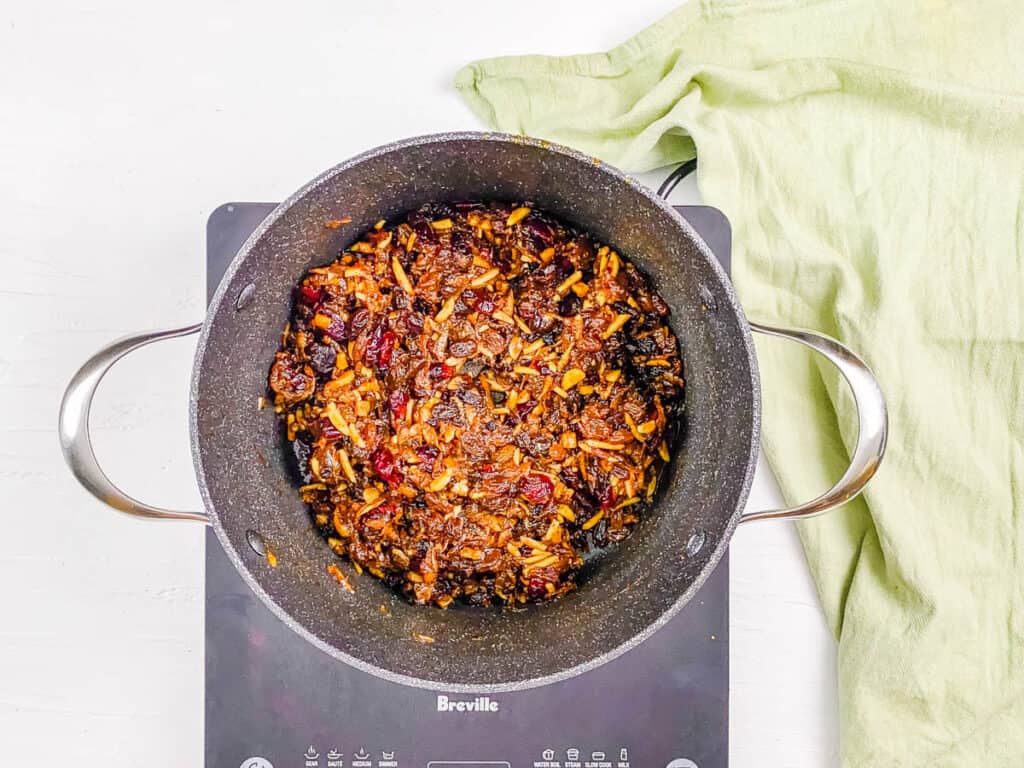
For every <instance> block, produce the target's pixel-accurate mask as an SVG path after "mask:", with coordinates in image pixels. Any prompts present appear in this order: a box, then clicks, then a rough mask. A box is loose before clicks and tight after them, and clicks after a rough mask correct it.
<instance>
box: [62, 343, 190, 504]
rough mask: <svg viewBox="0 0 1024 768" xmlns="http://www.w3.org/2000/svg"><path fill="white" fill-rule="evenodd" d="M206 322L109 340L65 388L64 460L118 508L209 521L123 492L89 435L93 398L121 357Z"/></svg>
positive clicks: (97, 494) (80, 478)
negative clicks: (105, 469)
mask: <svg viewBox="0 0 1024 768" xmlns="http://www.w3.org/2000/svg"><path fill="white" fill-rule="evenodd" d="M200 328H202V324H196V325H189V326H186V327H184V328H174V329H171V330H168V331H147V332H145V333H137V334H133V335H131V336H125V337H124V338H122V339H118V340H117V341H115V342H113V343H111V344H108V345H107V346H105V347H103V349H101V350H100V351H99V352H97V353H96V354H95V355H93V356H92V357H90V358H89V359H88V360H86V361H85V363H84V364H83V365H82V367H81V368H79V369H78V372H77V373H76V374H75V375H74V376H73V377H72V379H71V382H70V383H69V384H68V388H67V389H66V390H65V391H64V399H63V400H61V403H60V425H59V427H58V431H59V434H60V447H61V450H62V451H63V452H64V460H65V461H66V462H67V464H68V467H70V469H71V472H72V473H73V474H74V476H75V477H76V478H78V482H80V483H81V484H82V485H84V486H85V488H86V489H87V490H88V491H89V492H90V493H91V494H92V495H93V496H95V497H96V498H97V499H99V500H100V501H103V502H105V503H106V504H109V505H110V506H111V507H113V508H114V509H116V510H119V511H121V512H124V513H125V514H128V515H134V516H135V517H145V518H149V519H151V520H198V521H200V522H204V523H209V522H210V518H209V516H208V515H207V514H206V513H205V512H178V511H176V510H172V509H162V508H160V507H153V506H150V505H149V504H145V503H143V502H141V501H138V500H137V499H133V498H132V497H131V496H129V495H128V494H126V493H125V492H123V491H122V490H121V489H120V488H118V487H117V486H116V485H114V484H113V483H112V482H111V481H110V478H108V477H107V476H106V474H104V472H103V470H102V469H101V468H100V465H99V462H97V461H96V454H95V453H93V450H92V439H91V437H90V435H89V411H90V410H91V409H92V398H93V396H94V395H95V394H96V387H97V386H99V383H100V381H101V380H102V379H103V377H104V376H105V375H106V373H107V371H109V370H110V369H111V368H112V367H113V366H114V363H116V362H117V361H118V360H120V359H121V358H122V357H124V356H125V355H127V354H128V353H129V352H134V351H135V350H136V349H138V348H139V347H144V346H146V345H147V344H152V343H153V342H154V341H161V340H163V339H173V338H176V337H178V336H188V335H189V334H193V333H196V332H197V331H198V330H199V329H200Z"/></svg>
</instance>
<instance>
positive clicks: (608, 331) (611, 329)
mask: <svg viewBox="0 0 1024 768" xmlns="http://www.w3.org/2000/svg"><path fill="white" fill-rule="evenodd" d="M632 317H633V316H632V315H616V316H615V319H614V320H612V322H611V325H609V326H608V327H607V328H605V329H604V333H602V334H601V338H602V339H608V338H611V336H612V334H614V333H616V332H617V331H618V330H619V329H620V328H622V326H624V325H625V324H626V323H628V322H629V321H630V319H631V318H632Z"/></svg>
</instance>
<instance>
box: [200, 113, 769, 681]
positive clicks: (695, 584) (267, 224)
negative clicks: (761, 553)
mask: <svg viewBox="0 0 1024 768" xmlns="http://www.w3.org/2000/svg"><path fill="white" fill-rule="evenodd" d="M452 141H493V142H497V143H506V144H517V145H526V146H531V147H535V148H538V149H542V150H545V151H547V152H553V153H555V154H560V155H565V156H568V157H570V158H572V159H574V160H576V161H578V162H581V163H587V164H591V165H595V166H597V167H598V168H599V169H600V170H601V171H602V172H604V173H607V174H609V175H610V176H612V177H613V178H614V179H616V180H617V181H618V182H620V183H623V184H627V185H629V186H631V187H633V188H634V189H635V190H636V191H638V192H640V194H642V195H643V196H644V197H645V198H646V199H647V201H648V202H649V203H650V204H651V205H653V206H655V207H657V208H658V209H660V210H661V211H662V212H664V213H666V214H667V215H668V216H670V217H671V218H672V219H673V220H674V221H675V223H676V225H677V226H679V227H680V229H681V230H682V231H683V232H684V233H685V234H686V236H688V237H689V238H690V239H691V240H692V241H693V242H694V243H695V244H696V245H697V247H698V250H699V251H700V252H701V255H702V256H704V258H705V259H706V260H707V261H708V262H710V265H711V269H712V271H713V272H714V273H715V274H716V276H717V277H718V278H719V280H720V282H721V283H722V285H723V286H724V290H725V298H726V301H727V303H728V306H729V308H730V309H731V310H732V311H733V312H735V313H736V315H737V317H738V318H739V320H740V325H739V327H740V333H741V336H742V342H743V350H744V352H745V353H746V357H747V361H748V364H749V366H750V377H751V393H752V402H751V430H750V445H749V447H748V451H747V461H746V467H745V470H744V474H743V481H742V485H741V487H740V489H739V497H738V500H737V504H736V508H735V509H734V510H733V511H732V514H731V515H730V517H729V520H728V523H727V525H726V527H725V530H724V531H723V534H722V538H721V539H720V540H719V542H718V544H717V546H716V547H715V550H714V551H713V552H712V553H711V555H710V557H709V558H708V561H707V563H705V565H704V567H703V568H702V569H701V571H700V572H699V573H698V575H697V577H696V578H695V579H693V581H691V582H690V584H689V586H688V587H687V588H686V590H685V591H684V592H683V593H682V594H680V595H679V597H678V598H676V600H675V601H674V602H673V603H672V604H671V605H670V606H669V607H668V608H667V609H666V610H665V611H663V612H662V613H661V615H660V616H658V618H657V619H656V620H655V621H653V622H651V623H650V624H648V625H646V626H645V627H643V628H642V629H641V630H640V631H638V632H637V633H636V634H635V635H633V636H632V637H631V638H630V639H629V640H627V641H625V642H623V643H621V644H620V645H618V646H616V647H615V648H612V649H610V650H608V651H606V652H605V653H603V654H601V655H599V656H595V657H593V658H591V659H589V660H587V661H585V662H582V663H580V664H576V665H574V666H572V667H567V668H565V669H562V670H560V671H558V672H556V673H553V674H550V675H543V676H541V677H531V678H527V679H524V680H518V681H515V682H512V683H485V684H461V683H449V682H444V681H437V680H430V679H427V678H420V677H412V676H409V675H403V674H398V673H395V672H392V671H390V670H387V669H384V668H382V667H378V666H376V665H374V664H370V663H368V662H366V661H364V660H362V659H359V658H356V657H354V656H351V655H349V654H347V653H345V651H343V650H342V649H340V648H336V647H335V646H333V645H330V644H329V643H326V642H325V641H323V640H321V639H320V638H319V637H318V636H317V635H315V634H314V633H313V632H311V631H309V630H308V629H306V627H305V626H304V625H302V624H301V623H299V622H298V621H296V620H295V619H294V618H293V617H292V615H291V614H290V613H288V612H287V611H285V610H284V608H282V607H281V605H280V604H279V603H277V602H276V601H275V600H274V599H273V598H272V597H271V596H270V595H269V594H268V593H267V591H266V590H264V589H263V586H262V585H261V584H260V582H259V580H258V579H257V578H256V577H255V575H254V574H253V573H252V572H251V571H250V569H249V567H248V565H247V564H246V563H245V561H244V560H243V558H242V557H241V555H240V554H239V552H238V551H237V549H236V548H235V547H234V545H233V544H232V542H231V541H230V539H229V537H228V535H227V531H226V530H225V529H224V527H223V525H222V523H221V520H220V516H219V515H218V514H217V511H216V508H215V506H214V504H213V501H212V499H211V498H210V493H209V488H208V486H207V483H206V474H205V472H204V470H203V464H202V461H201V456H200V450H199V428H198V394H199V379H200V375H201V370H202V366H201V361H202V358H203V356H204V354H205V352H206V346H207V344H208V342H209V339H210V324H209V323H208V322H206V321H204V322H203V325H202V330H201V331H200V336H199V341H198V344H197V346H196V353H195V358H194V360H193V364H192V375H191V379H190V385H189V436H190V444H191V451H192V463H193V466H194V468H195V473H196V481H197V484H198V486H199V492H200V495H201V497H202V500H203V506H204V507H205V509H206V510H207V512H208V514H209V516H210V524H211V526H212V528H213V530H214V532H215V534H216V536H217V539H218V540H219V541H220V544H221V546H222V547H223V549H224V552H225V553H226V554H227V556H228V559H229V560H230V561H231V563H232V565H233V566H234V567H235V569H236V570H237V571H238V573H239V574H240V575H241V576H242V578H243V580H244V581H245V583H246V584H247V585H248V586H249V588H250V589H251V590H252V591H253V592H254V593H255V594H256V596H257V597H259V599H260V600H261V602H263V604H264V605H266V606H267V607H268V608H270V610H271V611H272V612H273V613H274V615H275V616H277V618H278V619H280V620H281V621H282V622H284V624H285V625H287V626H288V627H289V628H290V629H291V630H293V631H294V632H296V633H297V634H298V635H299V636H301V637H302V638H303V639H305V640H306V641H308V642H309V643H311V644H312V645H313V646H314V647H316V648H318V649H320V650H321V651H323V652H324V653H326V654H328V655H330V656H332V657H334V658H336V659H338V660H339V661H343V662H345V663H346V664H349V665H351V666H353V667H355V668H357V669H359V670H360V671H363V672H367V673H369V674H372V675H374V676H376V677H379V678H382V679H385V680H388V681H389V682H393V683H400V684H403V685H408V686H412V687H415V688H424V689H428V690H435V691H446V692H453V693H467V694H468V693H505V692H511V691H521V690H526V689H529V688H537V687H540V686H544V685H548V684H550V683H556V682H559V681H561V680H566V679H569V678H572V677H575V676H577V675H580V674H583V673H584V672H587V671H589V670H591V669H595V668H597V667H600V666H602V665H603V664H606V663H607V662H609V661H611V660H613V659H615V658H617V657H619V656H621V655H622V654H624V653H626V652H627V651H629V650H631V649H632V648H635V647H636V646H637V645H639V644H640V643H642V642H644V641H645V640H646V639H648V638H649V637H651V636H652V635H653V634H654V633H655V632H657V631H658V630H659V629H661V627H663V626H664V625H665V624H667V623H668V622H669V621H670V620H671V619H672V618H674V617H675V616H676V614H678V613H679V611H681V610H682V608H683V607H684V606H685V605H686V604H687V603H688V602H689V601H690V599H691V598H692V597H693V595H694V594H695V593H696V592H697V590H699V589H700V587H701V586H702V585H703V584H704V582H705V581H706V580H707V578H708V576H709V575H710V574H711V572H712V571H713V570H714V569H715V568H716V567H717V566H718V563H719V561H720V560H721V559H722V556H723V555H724V554H725V550H726V548H727V547H728V545H729V542H730V541H731V540H732V536H733V533H734V532H735V529H736V526H737V525H738V524H739V521H740V516H741V515H742V512H743V508H744V506H745V504H746V501H747V497H748V496H749V494H750V487H751V484H752V483H753V478H754V470H755V469H756V467H757V458H758V450H759V447H760V436H761V387H760V376H759V373H758V366H757V355H756V352H755V350H754V341H753V337H752V335H751V330H750V324H749V322H748V321H747V318H746V315H745V313H744V312H743V309H742V307H741V306H740V304H739V301H738V299H737V297H736V293H735V289H734V288H733V284H732V280H731V279H730V278H729V276H728V275H727V274H726V273H725V270H724V269H723V268H722V266H721V264H719V262H718V260H717V259H716V258H715V257H714V255H713V254H712V253H711V251H710V249H709V248H708V246H707V244H706V243H705V242H704V240H703V239H702V238H701V237H700V236H699V235H698V234H697V232H696V231H695V230H694V228H693V227H692V226H691V225H690V223H689V222H688V221H686V219H684V218H683V217H682V216H681V215H680V214H679V213H678V212H677V211H676V210H675V209H674V208H673V207H672V205H670V204H669V203H668V202H667V201H666V200H664V199H663V198H661V197H658V195H657V194H655V192H654V191H653V190H651V189H649V188H648V187H647V186H646V185H644V184H642V183H641V182H639V181H637V180H636V179H634V178H633V177H631V176H629V175H627V174H625V173H623V172H622V171H620V170H619V169H617V168H615V167H614V166H611V165H609V164H607V163H605V162H603V161H601V160H599V159H597V158H594V157H592V156H590V155H586V154H584V153H582V152H579V151H577V150H575V149H571V148H569V147H566V146H563V145H561V144H556V143H553V142H550V141H546V140H541V139H535V138H531V137H527V136H519V135H512V134H506V133H497V132H484V131H455V132H446V133H434V134H426V135H422V136H414V137H410V138H406V139H400V140H398V141H395V142H391V143H389V144H384V145H381V146H378V147H374V148H372V149H369V150H367V151H365V152H362V153H360V154H358V155H355V156H354V157H352V158H350V159H348V160H345V161H343V162H341V163H339V164H337V165H335V166H333V167H331V168H329V169H327V170H325V171H324V172H322V173H320V174H319V175H318V176H316V177H315V178H314V179H312V180H311V181H309V182H307V183H306V184H304V185H303V186H302V187H300V188H299V189H298V190H296V191H295V192H294V193H292V194H291V195H289V196H288V198H287V199H285V200H284V201H283V202H281V203H280V204H279V205H278V206H277V207H276V208H275V209H274V210H273V211H271V212H270V214H268V216H267V217H266V218H265V219H264V220H263V221H262V222H261V223H260V225H259V226H258V227H257V228H256V229H255V230H254V231H253V233H252V234H251V235H250V236H249V238H248V239H247V240H246V241H245V243H244V244H243V245H242V247H241V248H239V250H238V253H237V254H235V256H234V258H233V259H232V260H231V263H230V264H229V265H228V268H227V270H226V271H225V273H224V276H223V277H222V278H221V281H220V283H219V284H218V286H217V289H216V291H215V292H214V294H213V297H212V298H211V299H210V303H209V306H208V308H207V315H206V317H207V318H209V317H211V316H212V315H213V314H214V312H213V310H214V309H215V308H216V307H219V306H220V304H221V303H222V302H224V301H225V300H227V291H228V286H229V285H230V284H231V281H232V278H233V277H234V276H235V274H236V273H237V272H238V270H239V269H240V268H241V266H242V263H243V262H244V261H245V257H246V255H247V254H248V253H249V251H250V250H251V249H252V248H253V246H254V245H255V244H256V243H257V242H258V241H259V240H260V239H261V238H262V237H263V236H264V234H265V233H266V232H267V231H268V230H269V229H270V228H271V227H273V226H274V225H275V223H276V222H277V221H278V220H279V219H280V218H281V217H282V216H283V215H284V214H285V212H286V211H288V209H289V208H291V207H292V206H293V205H295V204H296V203H297V202H298V201H299V200H301V199H303V198H304V197H306V195H308V194H309V193H310V192H312V191H313V190H315V189H316V188H318V187H319V186H321V185H322V184H324V183H326V182H327V181H328V180H330V179H331V178H333V177H334V176H336V175H337V174H339V173H342V172H344V171H346V170H348V169H350V168H352V167H355V166H357V165H360V164H361V163H364V162H366V161H367V160H371V159H373V158H376V157H380V156H382V155H387V154H390V153H392V152H395V151H399V150H402V149H406V148H409V147H418V146H423V145H429V144H438V143H448V142H452Z"/></svg>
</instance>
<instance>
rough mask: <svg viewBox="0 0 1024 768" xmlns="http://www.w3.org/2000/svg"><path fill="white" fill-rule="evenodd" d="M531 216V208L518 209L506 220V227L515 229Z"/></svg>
mask: <svg viewBox="0 0 1024 768" xmlns="http://www.w3.org/2000/svg"><path fill="white" fill-rule="evenodd" d="M529 215H530V209H529V208H526V207H525V206H524V207H521V208H516V209H515V210H514V211H512V213H510V214H509V215H508V218H507V219H505V226H506V227H514V226H515V225H516V224H518V223H519V222H520V221H522V220H523V219H525V218H526V217H527V216H529Z"/></svg>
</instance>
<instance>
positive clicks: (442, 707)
mask: <svg viewBox="0 0 1024 768" xmlns="http://www.w3.org/2000/svg"><path fill="white" fill-rule="evenodd" d="M437 711H438V712H497V711H498V702H496V701H491V698H490V696H477V697H476V698H475V699H473V700H471V701H452V700H451V699H449V698H448V697H447V696H441V695H440V694H439V695H438V697H437Z"/></svg>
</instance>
